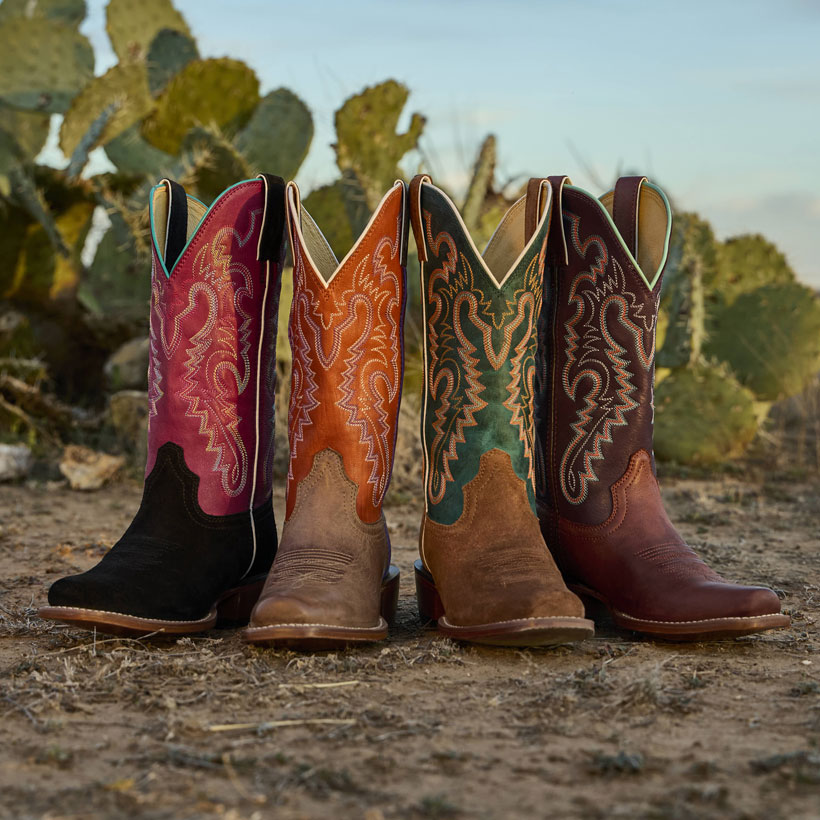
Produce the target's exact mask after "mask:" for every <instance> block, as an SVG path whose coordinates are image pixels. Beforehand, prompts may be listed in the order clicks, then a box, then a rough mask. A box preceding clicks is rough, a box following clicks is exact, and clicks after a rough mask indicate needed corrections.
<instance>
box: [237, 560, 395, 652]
mask: <svg viewBox="0 0 820 820" xmlns="http://www.w3.org/2000/svg"><path fill="white" fill-rule="evenodd" d="M398 605H399V569H398V567H395V566H393V565H392V564H391V565H390V568H389V569H388V571H387V576H386V577H385V579H384V580H383V581H382V588H381V602H380V613H381V614H380V616H379V623H378V624H376V626H344V625H343V624H320V623H315V624H266V625H265V626H249V627H248V628H247V629H246V630H245V631H244V632H243V633H242V637H243V638H244V639H245V640H246V641H247V642H248V643H251V644H254V645H255V646H277V647H282V648H285V649H308V650H314V651H315V650H322V649H337V648H340V647H344V646H347V645H348V644H362V643H373V642H374V641H382V640H384V639H385V638H386V637H387V631H388V625H389V624H392V623H393V622H394V621H395V620H396V610H397V609H398Z"/></svg>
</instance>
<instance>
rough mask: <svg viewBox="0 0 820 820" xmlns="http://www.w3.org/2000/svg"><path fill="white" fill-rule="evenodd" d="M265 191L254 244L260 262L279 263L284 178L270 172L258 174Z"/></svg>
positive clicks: (282, 243)
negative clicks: (259, 226)
mask: <svg viewBox="0 0 820 820" xmlns="http://www.w3.org/2000/svg"><path fill="white" fill-rule="evenodd" d="M257 179H261V180H262V186H263V188H264V193H265V207H264V210H263V211H262V229H261V230H260V231H259V243H258V244H257V246H256V258H257V259H258V260H259V261H260V262H273V263H274V264H281V263H282V262H283V260H284V256H285V180H284V179H282V177H275V176H272V175H271V174H259V176H258V177H257Z"/></svg>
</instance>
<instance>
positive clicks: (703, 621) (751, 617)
mask: <svg viewBox="0 0 820 820" xmlns="http://www.w3.org/2000/svg"><path fill="white" fill-rule="evenodd" d="M612 611H613V612H614V613H615V614H616V615H617V616H618V617H620V618H626V619H627V620H630V621H638V622H640V623H645V624H711V623H718V622H721V621H757V620H760V619H761V618H780V617H781V616H783V615H784V614H785V613H783V612H770V613H768V614H766V615H730V616H727V617H725V618H701V619H700V620H697V621H653V620H651V619H650V618H635V617H634V616H632V615H627V614H626V613H625V612H621V611H620V610H618V609H613V610H612Z"/></svg>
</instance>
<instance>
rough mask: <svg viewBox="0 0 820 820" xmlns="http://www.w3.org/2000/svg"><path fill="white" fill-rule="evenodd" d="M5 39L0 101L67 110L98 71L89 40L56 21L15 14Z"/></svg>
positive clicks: (4, 28)
mask: <svg viewBox="0 0 820 820" xmlns="http://www.w3.org/2000/svg"><path fill="white" fill-rule="evenodd" d="M0 42H2V43H3V47H2V49H0V100H2V101H3V102H6V103H8V104H9V105H12V106H14V107H15V108H25V109H30V110H34V111H47V112H49V113H54V112H58V113H62V112H63V111H65V110H66V109H67V108H68V106H69V103H70V102H71V99H72V97H74V95H75V94H76V93H77V92H78V91H79V90H80V89H81V88H83V86H85V84H86V83H87V82H88V81H89V80H90V79H91V77H92V75H93V73H94V52H93V51H92V49H91V44H90V43H89V42H88V40H87V39H86V38H85V37H83V35H82V34H80V33H78V32H76V31H74V30H73V29H70V28H68V27H67V26H64V25H62V24H60V23H55V22H53V21H52V20H45V19H28V18H16V17H13V18H11V19H9V20H6V21H5V22H4V23H3V24H2V25H0Z"/></svg>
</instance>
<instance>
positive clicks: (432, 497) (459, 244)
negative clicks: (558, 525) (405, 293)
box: [421, 185, 548, 524]
mask: <svg viewBox="0 0 820 820" xmlns="http://www.w3.org/2000/svg"><path fill="white" fill-rule="evenodd" d="M421 218H422V223H423V224H422V229H423V232H424V240H425V244H426V249H427V256H428V261H427V262H426V263H424V265H423V267H422V282H421V289H422V297H423V304H424V321H425V351H424V352H425V385H424V396H423V398H424V405H423V413H422V440H423V444H424V453H425V470H424V475H425V495H426V506H427V515H428V516H429V517H430V518H431V519H432V520H433V521H436V522H437V523H441V524H452V523H454V522H455V521H456V520H458V518H459V516H460V515H461V512H462V510H463V497H462V490H463V487H464V485H465V484H466V483H467V482H468V481H470V480H471V479H473V478H474V477H475V475H476V473H477V471H478V468H479V461H480V458H481V455H482V454H483V453H485V452H487V451H488V450H490V449H493V448H496V449H500V450H503V451H504V452H506V453H508V454H509V456H510V458H511V460H512V464H513V469H514V470H515V472H516V474H517V475H518V476H519V477H520V478H522V479H523V480H524V481H525V482H526V483H527V487H528V495H529V498H530V503H531V504H532V505H533V507H534V503H535V496H534V490H535V473H534V450H533V424H532V413H533V401H534V395H533V389H534V380H535V356H536V343H537V338H536V323H537V320H538V316H539V314H540V312H541V299H542V283H543V266H544V252H545V246H546V235H547V229H548V224H546V223H545V224H543V225H542V226H541V227H540V229H539V231H538V233H537V235H536V236H535V237H534V240H533V242H532V244H531V245H530V246H529V247H528V249H527V250H526V252H525V253H524V254H523V256H522V258H521V259H520V260H519V261H518V263H517V264H516V266H515V268H514V270H512V271H511V272H510V273H509V274H508V276H507V278H506V280H505V281H504V282H503V283H502V285H501V286H500V287H499V286H498V285H497V284H496V282H495V280H494V279H493V277H492V276H491V275H490V274H489V273H488V272H487V271H486V269H485V267H484V265H483V263H482V261H481V259H480V258H479V256H478V254H477V253H476V252H475V250H474V249H473V246H472V243H471V242H469V240H468V238H467V236H466V234H465V232H464V228H463V225H462V223H461V222H460V220H459V219H458V217H457V215H456V214H455V213H454V212H453V208H452V205H451V204H450V203H449V202H448V201H447V200H446V198H445V197H444V196H443V195H442V194H441V193H440V192H439V191H437V190H436V189H435V188H433V187H431V186H427V185H425V186H422V192H421Z"/></svg>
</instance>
